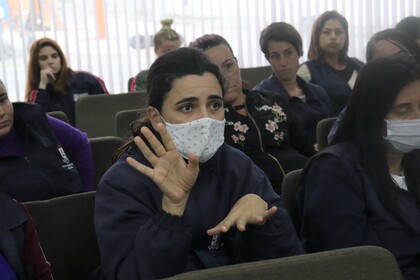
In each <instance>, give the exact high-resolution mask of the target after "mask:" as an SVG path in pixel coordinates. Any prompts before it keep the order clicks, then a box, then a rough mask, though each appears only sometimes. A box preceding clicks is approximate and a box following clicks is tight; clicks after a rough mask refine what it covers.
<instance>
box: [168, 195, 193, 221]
mask: <svg viewBox="0 0 420 280" xmlns="http://www.w3.org/2000/svg"><path fill="white" fill-rule="evenodd" d="M187 201H188V195H187V196H186V197H185V198H184V199H182V200H181V201H180V202H173V201H171V200H170V199H169V198H168V197H167V196H165V195H164V196H163V198H162V210H163V211H165V212H166V213H168V214H171V215H174V216H182V215H184V211H185V207H186V205H187Z"/></svg>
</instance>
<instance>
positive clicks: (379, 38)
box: [328, 28, 420, 143]
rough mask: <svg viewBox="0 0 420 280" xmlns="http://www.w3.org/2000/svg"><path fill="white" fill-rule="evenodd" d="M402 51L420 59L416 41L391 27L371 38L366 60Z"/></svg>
mask: <svg viewBox="0 0 420 280" xmlns="http://www.w3.org/2000/svg"><path fill="white" fill-rule="evenodd" d="M401 53H406V54H410V55H413V56H414V57H415V58H416V59H417V60H419V61H420V48H419V47H418V46H417V44H416V42H415V41H414V40H413V39H412V38H410V36H409V35H408V34H407V33H406V32H404V31H402V30H398V29H393V28H390V29H385V30H382V31H379V32H377V33H375V34H374V35H373V36H372V37H371V38H370V40H369V42H368V43H367V45H366V61H368V62H369V61H371V60H373V59H377V58H381V57H387V56H393V55H397V54H401ZM345 111H346V108H344V109H343V110H342V111H341V112H340V114H339V115H338V116H337V120H336V121H335V123H334V125H333V126H332V127H331V130H330V133H329V134H328V143H330V142H331V140H332V138H333V137H334V134H335V132H336V131H337V128H338V126H339V125H340V122H341V119H342V117H343V115H344V113H345Z"/></svg>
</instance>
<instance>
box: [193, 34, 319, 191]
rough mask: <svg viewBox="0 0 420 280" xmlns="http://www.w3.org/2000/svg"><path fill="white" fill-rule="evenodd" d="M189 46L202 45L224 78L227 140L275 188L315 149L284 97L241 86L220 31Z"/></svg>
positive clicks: (228, 49)
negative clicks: (263, 174) (219, 33)
mask: <svg viewBox="0 0 420 280" xmlns="http://www.w3.org/2000/svg"><path fill="white" fill-rule="evenodd" d="M191 46H192V47H195V48H199V49H201V50H203V51H204V53H205V54H206V55H207V56H208V57H209V59H210V61H211V62H212V63H214V64H216V65H217V66H219V70H220V72H221V73H222V75H223V78H224V79H225V81H226V83H225V86H226V89H225V91H226V94H225V96H224V98H223V99H224V104H225V117H226V127H225V141H226V143H227V144H229V145H231V146H233V147H235V148H237V149H240V150H241V151H243V152H244V153H245V154H247V155H248V156H249V157H250V158H251V159H252V160H253V161H254V163H255V164H256V165H258V166H259V167H260V168H261V169H262V170H263V171H264V172H265V173H266V174H267V176H268V178H269V179H270V182H271V184H272V185H273V187H274V189H275V191H276V192H277V193H280V189H281V182H282V180H283V177H284V175H285V174H287V173H288V172H290V171H292V170H295V169H299V168H302V167H303V166H304V165H305V163H306V161H307V159H308V157H309V156H312V155H313V154H314V153H315V149H314V146H313V145H312V144H311V143H310V142H309V140H308V137H307V135H306V133H305V131H304V130H303V129H302V127H301V126H300V124H299V122H298V120H297V118H296V117H295V115H294V114H293V112H292V111H291V109H290V106H289V102H288V100H287V99H286V98H284V97H283V96H282V95H280V94H276V93H274V92H266V91H255V90H253V91H247V90H245V89H243V88H242V86H241V85H242V79H241V71H240V69H239V66H238V61H237V59H236V57H235V56H234V54H233V51H232V48H231V47H230V45H229V43H228V42H227V41H226V40H225V39H224V38H223V37H221V36H220V35H216V34H212V35H204V36H202V37H200V38H198V39H196V40H195V41H194V42H192V43H191Z"/></svg>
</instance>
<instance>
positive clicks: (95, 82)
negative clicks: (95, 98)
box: [76, 71, 109, 95]
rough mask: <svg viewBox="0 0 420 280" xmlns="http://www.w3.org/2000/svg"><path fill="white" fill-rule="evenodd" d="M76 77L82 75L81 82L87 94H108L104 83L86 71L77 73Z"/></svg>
mask: <svg viewBox="0 0 420 280" xmlns="http://www.w3.org/2000/svg"><path fill="white" fill-rule="evenodd" d="M76 75H78V76H80V75H83V80H84V82H85V83H86V86H87V92H88V93H89V95H91V94H109V92H108V89H107V88H106V86H105V83H104V81H103V80H102V79H101V78H99V77H98V76H95V75H93V74H92V73H90V72H86V71H77V72H76Z"/></svg>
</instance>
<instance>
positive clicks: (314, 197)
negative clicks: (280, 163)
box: [303, 154, 381, 251]
mask: <svg viewBox="0 0 420 280" xmlns="http://www.w3.org/2000/svg"><path fill="white" fill-rule="evenodd" d="M362 184H363V181H362V179H361V178H360V177H359V176H357V173H356V169H355V170H349V168H348V167H347V165H344V164H343V163H342V162H341V160H340V159H338V158H337V157H335V156H333V155H330V154H325V155H321V156H320V157H319V158H317V159H316V160H315V162H314V163H313V164H312V165H311V166H310V169H309V170H308V173H307V176H306V178H305V183H304V198H303V227H304V234H306V235H307V238H308V239H309V243H308V244H310V245H309V246H310V247H313V250H315V251H325V250H333V249H338V248H346V247H353V246H363V245H377V246H381V243H380V241H379V238H378V236H377V234H376V232H375V231H374V229H373V227H372V225H371V223H370V222H369V220H368V217H367V207H366V199H365V197H364V191H363V185H362ZM305 246H306V244H305ZM307 250H308V251H309V250H310V249H309V248H308V247H307ZM311 250H312V249H311Z"/></svg>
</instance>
